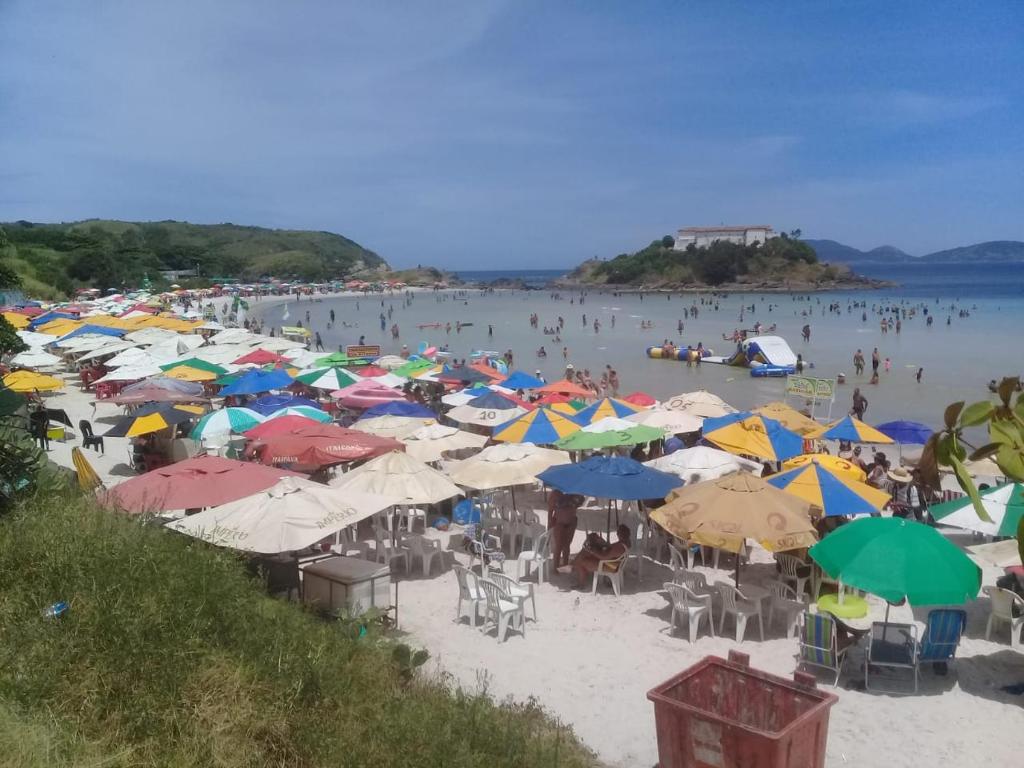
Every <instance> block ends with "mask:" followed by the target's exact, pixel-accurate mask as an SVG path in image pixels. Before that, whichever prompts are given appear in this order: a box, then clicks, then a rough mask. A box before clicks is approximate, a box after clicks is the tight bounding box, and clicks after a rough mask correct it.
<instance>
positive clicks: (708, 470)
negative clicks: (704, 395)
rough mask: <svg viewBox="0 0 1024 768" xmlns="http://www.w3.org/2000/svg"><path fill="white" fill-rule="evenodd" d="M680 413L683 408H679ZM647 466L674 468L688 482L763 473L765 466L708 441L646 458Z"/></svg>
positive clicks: (668, 469) (667, 469)
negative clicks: (649, 459)
mask: <svg viewBox="0 0 1024 768" xmlns="http://www.w3.org/2000/svg"><path fill="white" fill-rule="evenodd" d="M677 413H680V411H677ZM644 466H645V467H651V468H652V469H658V470H661V471H662V472H671V473H672V474H673V475H678V476H679V477H681V478H682V479H683V480H685V481H686V483H687V484H688V485H695V484H696V483H702V482H704V481H705V480H715V479H717V478H719V477H722V476H723V475H728V474H731V473H733V472H740V471H743V472H750V473H751V474H754V475H757V476H758V477H760V476H761V472H762V470H763V469H764V468H763V467H762V466H761V464H759V463H758V462H756V461H751V460H750V459H744V458H742V457H740V456H737V455H736V454H734V453H729V452H728V451H720V450H718V449H717V448H712V447H710V446H707V445H696V446H694V447H693V448H684V449H682V450H679V451H675V452H673V453H670V454H668V455H667V456H659V457H658V458H656V459H652V460H651V461H645V462H644Z"/></svg>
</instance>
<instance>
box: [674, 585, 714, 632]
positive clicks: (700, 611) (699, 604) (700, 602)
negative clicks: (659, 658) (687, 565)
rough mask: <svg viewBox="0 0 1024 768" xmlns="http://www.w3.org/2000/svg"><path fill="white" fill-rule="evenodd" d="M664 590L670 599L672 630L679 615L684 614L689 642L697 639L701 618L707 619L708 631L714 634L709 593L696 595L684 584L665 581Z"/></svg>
mask: <svg viewBox="0 0 1024 768" xmlns="http://www.w3.org/2000/svg"><path fill="white" fill-rule="evenodd" d="M664 587H665V591H667V592H668V596H669V598H670V599H671V600H672V631H673V632H674V631H675V628H676V622H677V621H678V618H679V616H680V615H683V614H685V615H686V625H687V628H688V629H689V632H690V642H691V643H693V642H695V641H696V640H697V633H698V632H699V631H700V622H701V619H707V623H708V632H709V634H710V635H711V636H712V637H714V636H715V619H714V615H713V613H712V607H711V595H698V594H696V593H694V592H693V591H691V590H690V588H689V587H687V586H686V585H685V584H676V583H674V582H671V581H666V582H665V584H664Z"/></svg>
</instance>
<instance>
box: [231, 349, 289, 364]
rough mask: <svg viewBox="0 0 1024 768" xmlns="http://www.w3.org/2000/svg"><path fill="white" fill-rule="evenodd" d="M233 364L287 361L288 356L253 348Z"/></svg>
mask: <svg viewBox="0 0 1024 768" xmlns="http://www.w3.org/2000/svg"><path fill="white" fill-rule="evenodd" d="M234 362H235V365H266V364H267V363H287V362H288V358H286V357H281V356H280V355H278V354H275V353H273V352H270V351H268V350H266V349H254V350H253V351H252V352H249V353H248V354H245V355H242V356H241V357H240V358H238V359H237V360H235V361H234Z"/></svg>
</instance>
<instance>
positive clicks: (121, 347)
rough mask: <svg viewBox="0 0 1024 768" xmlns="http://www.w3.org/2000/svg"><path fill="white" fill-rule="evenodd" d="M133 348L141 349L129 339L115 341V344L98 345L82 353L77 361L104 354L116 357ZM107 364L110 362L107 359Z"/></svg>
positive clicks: (82, 361)
mask: <svg viewBox="0 0 1024 768" xmlns="http://www.w3.org/2000/svg"><path fill="white" fill-rule="evenodd" d="M133 350H134V351H136V352H141V351H142V350H140V349H139V348H138V347H136V346H135V345H133V344H132V343H131V342H130V341H123V340H122V341H119V342H117V343H116V344H110V345H108V346H106V347H100V348H99V349H94V350H92V351H91V352H86V353H85V354H84V355H82V356H81V357H80V358H78V362H80V363H84V362H85V361H86V360H95V359H96V358H97V357H104V356H106V355H114V357H117V356H118V355H121V354H123V353H125V352H129V351H133ZM112 359H113V358H111V360H112ZM107 364H108V365H109V364H110V361H109V360H108V361H107Z"/></svg>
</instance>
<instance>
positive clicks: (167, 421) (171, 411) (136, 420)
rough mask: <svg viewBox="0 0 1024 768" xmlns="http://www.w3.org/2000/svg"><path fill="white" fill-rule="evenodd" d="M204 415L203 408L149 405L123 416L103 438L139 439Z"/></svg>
mask: <svg viewBox="0 0 1024 768" xmlns="http://www.w3.org/2000/svg"><path fill="white" fill-rule="evenodd" d="M202 414H203V409H202V408H196V407H194V406H188V405H170V404H169V403H148V404H147V405H143V406H142V407H140V408H138V409H136V410H135V412H134V413H131V414H128V415H127V416H122V417H121V418H119V419H118V420H117V421H116V422H114V425H113V426H112V427H111V428H110V429H108V430H107V431H106V432H104V433H103V437H139V436H140V435H148V434H150V433H151V432H159V431H160V430H163V429H167V428H168V427H173V426H177V425H178V424H184V423H185V422H186V421H193V420H194V419H197V418H199V417H200V416H202Z"/></svg>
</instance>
